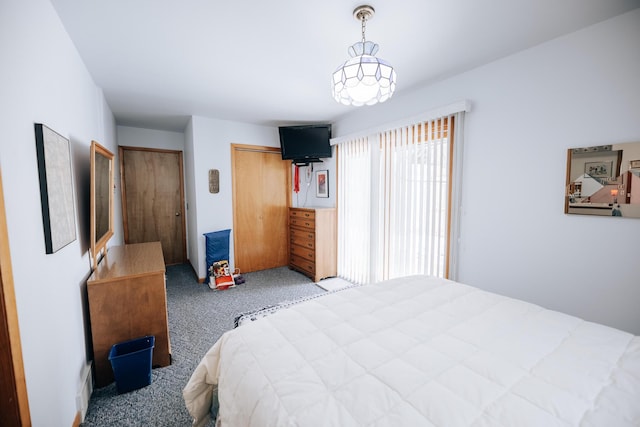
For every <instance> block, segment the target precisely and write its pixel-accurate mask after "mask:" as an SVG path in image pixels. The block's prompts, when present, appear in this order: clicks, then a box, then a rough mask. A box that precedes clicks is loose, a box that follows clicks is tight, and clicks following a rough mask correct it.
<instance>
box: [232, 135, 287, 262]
mask: <svg viewBox="0 0 640 427" xmlns="http://www.w3.org/2000/svg"><path fill="white" fill-rule="evenodd" d="M231 162H232V179H233V243H234V258H235V267H236V268H239V269H240V271H242V272H250V271H258V270H265V269H268V268H275V267H282V266H286V265H287V264H288V253H287V252H288V250H287V221H288V220H287V215H288V210H287V209H288V206H289V203H290V198H291V196H290V194H291V180H290V175H291V162H290V161H284V160H282V157H281V154H280V149H278V148H273V147H257V146H249V145H238V144H232V146H231Z"/></svg>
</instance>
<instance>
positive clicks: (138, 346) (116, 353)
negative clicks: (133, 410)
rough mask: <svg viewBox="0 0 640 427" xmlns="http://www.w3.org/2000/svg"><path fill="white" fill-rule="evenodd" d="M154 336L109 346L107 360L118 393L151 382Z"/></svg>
mask: <svg viewBox="0 0 640 427" xmlns="http://www.w3.org/2000/svg"><path fill="white" fill-rule="evenodd" d="M155 341H156V338H155V337H154V336H152V335H150V336H145V337H141V338H136V339H133V340H130V341H125V342H121V343H118V344H115V345H113V346H112V347H111V351H110V352H109V361H110V362H111V368H113V376H114V377H115V379H116V389H117V390H118V393H126V392H129V391H132V390H136V389H139V388H142V387H145V386H148V385H149V384H151V363H152V360H153V347H154V345H155Z"/></svg>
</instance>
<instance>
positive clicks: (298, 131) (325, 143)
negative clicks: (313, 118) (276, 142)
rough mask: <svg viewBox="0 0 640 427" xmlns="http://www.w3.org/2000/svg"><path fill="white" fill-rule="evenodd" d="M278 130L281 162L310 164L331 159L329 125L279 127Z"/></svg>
mask: <svg viewBox="0 0 640 427" xmlns="http://www.w3.org/2000/svg"><path fill="white" fill-rule="evenodd" d="M278 130H279V131H280V149H281V151H282V160H293V162H294V163H310V162H318V161H320V159H322V158H326V157H331V145H330V144H329V140H330V139H331V125H330V124H316V125H303V126H281V127H279V128H278Z"/></svg>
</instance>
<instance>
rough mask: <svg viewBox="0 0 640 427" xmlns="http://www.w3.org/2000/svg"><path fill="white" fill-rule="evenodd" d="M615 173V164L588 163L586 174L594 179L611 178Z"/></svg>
mask: <svg viewBox="0 0 640 427" xmlns="http://www.w3.org/2000/svg"><path fill="white" fill-rule="evenodd" d="M612 172H613V162H586V163H585V164H584V173H585V174H587V175H589V176H591V177H592V178H611V177H613V175H612Z"/></svg>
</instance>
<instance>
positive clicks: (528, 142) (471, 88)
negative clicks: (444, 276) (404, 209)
mask: <svg viewBox="0 0 640 427" xmlns="http://www.w3.org/2000/svg"><path fill="white" fill-rule="evenodd" d="M639 46H640V9H636V10H634V11H632V12H629V13H627V14H624V15H621V16H618V17H616V18H613V19H611V20H608V21H605V22H603V23H600V24H597V25H595V26H592V27H589V28H586V29H584V30H581V31H578V32H576V33H573V34H570V35H568V36H565V37H561V38H559V39H556V40H553V41H551V42H548V43H545V44H542V45H539V46H537V47H534V48H532V49H529V50H526V51H523V52H520V53H518V54H516V55H513V56H510V57H508V58H505V59H503V60H499V61H496V62H494V63H491V64H489V65H486V66H483V67H480V68H477V69H475V70H473V71H470V72H468V73H465V74H462V75H459V76H457V77H454V78H451V79H448V80H445V81H442V82H439V83H437V84H434V85H432V86H429V87H425V88H422V89H421V90H417V91H415V92H414V93H412V94H411V95H408V96H404V97H400V96H398V97H396V98H392V99H391V100H389V101H388V102H386V103H384V104H381V105H379V106H376V107H372V108H367V107H363V108H361V109H358V110H357V111H356V112H354V113H352V114H351V115H350V116H349V117H347V118H345V119H343V120H341V121H339V122H337V123H335V124H334V126H333V130H334V135H335V136H341V135H346V134H349V133H352V132H355V131H357V130H362V129H366V128H368V127H373V126H377V125H378V124H380V123H386V122H392V121H394V120H398V119H400V118H403V117H409V116H413V115H415V114H418V113H420V112H423V111H428V110H430V109H433V108H436V107H439V106H442V105H447V104H449V103H451V102H453V101H457V100H460V99H469V100H470V101H471V102H472V108H473V111H472V112H471V113H469V114H467V116H466V129H465V153H464V177H463V187H464V189H463V193H462V223H461V254H460V270H459V278H460V281H462V282H464V283H468V284H470V285H475V286H478V287H480V288H483V289H487V290H490V291H494V292H498V293H501V294H504V295H508V296H513V297H516V298H521V299H524V300H527V301H531V302H533V303H538V304H541V305H543V306H545V307H547V308H551V309H557V310H560V311H564V312H567V313H570V314H573V315H577V316H579V317H583V318H586V319H587V320H592V321H596V322H601V323H604V324H606V325H610V326H614V327H618V328H621V329H624V330H627V331H630V332H633V333H635V334H640V310H639V309H638V302H639V301H640V286H639V284H640V281H639V279H638V278H639V277H640V263H638V257H639V255H640V253H639V247H638V242H640V220H638V219H631V218H608V217H586V216H579V215H565V214H564V213H563V206H564V205H563V200H564V199H563V197H564V186H565V179H566V176H565V173H566V160H567V159H566V151H567V149H568V148H570V147H580V146H591V145H604V144H612V143H621V142H633V141H640V120H638V118H639V117H640V80H639V78H638V76H640V49H639V48H638V47H639ZM460 48H463V47H460ZM399 84H402V82H401V81H399ZM523 176H528V177H530V179H534V180H535V182H536V186H535V187H536V188H537V190H536V191H535V192H523V191H522V189H523V186H522V183H521V182H520V179H521V178H522V177H523Z"/></svg>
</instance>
